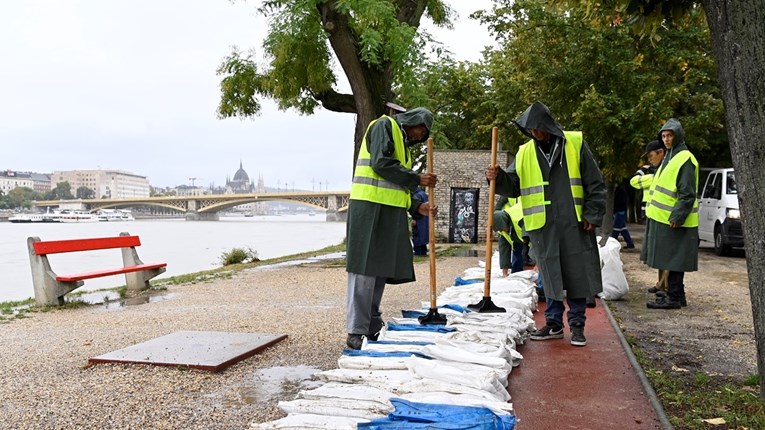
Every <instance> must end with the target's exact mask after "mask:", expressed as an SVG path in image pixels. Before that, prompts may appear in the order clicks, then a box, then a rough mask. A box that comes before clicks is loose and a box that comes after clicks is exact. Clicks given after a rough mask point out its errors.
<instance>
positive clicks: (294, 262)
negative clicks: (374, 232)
mask: <svg viewBox="0 0 765 430" xmlns="http://www.w3.org/2000/svg"><path fill="white" fill-rule="evenodd" d="M338 258H345V253H344V252H333V253H331V254H323V255H317V256H314V257H309V258H303V259H300V260H290V261H283V262H281V263H274V264H266V265H263V266H258V267H253V268H252V269H247V270H248V271H259V270H274V269H280V268H283V267H293V266H299V265H301V264H308V263H316V262H317V261H324V260H336V259H338Z"/></svg>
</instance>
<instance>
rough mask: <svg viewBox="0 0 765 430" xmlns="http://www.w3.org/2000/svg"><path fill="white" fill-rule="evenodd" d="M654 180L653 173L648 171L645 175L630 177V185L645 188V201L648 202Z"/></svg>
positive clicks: (639, 188)
mask: <svg viewBox="0 0 765 430" xmlns="http://www.w3.org/2000/svg"><path fill="white" fill-rule="evenodd" d="M651 182H653V173H646V174H644V175H635V176H633V177H632V179H630V185H632V187H633V188H637V189H638V190H643V203H647V202H648V201H649V200H650V198H649V196H650V194H649V188H650V187H651Z"/></svg>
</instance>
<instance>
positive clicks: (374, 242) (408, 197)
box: [346, 108, 436, 349]
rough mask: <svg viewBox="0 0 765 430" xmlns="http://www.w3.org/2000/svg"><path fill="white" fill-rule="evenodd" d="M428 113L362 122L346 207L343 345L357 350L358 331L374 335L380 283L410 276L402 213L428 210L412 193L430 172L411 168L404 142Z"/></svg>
mask: <svg viewBox="0 0 765 430" xmlns="http://www.w3.org/2000/svg"><path fill="white" fill-rule="evenodd" d="M432 125H433V114H432V113H431V112H430V111H429V110H427V109H425V108H415V109H412V110H410V111H407V112H404V113H400V114H397V115H394V116H393V117H390V116H387V115H383V116H381V117H380V118H378V119H376V120H374V121H372V122H371V123H370V124H369V127H367V131H366V134H365V135H364V140H363V142H362V145H361V149H360V151H359V157H358V160H357V161H356V169H355V171H354V177H353V185H352V187H351V197H350V201H349V206H348V222H347V247H346V271H347V272H348V296H347V306H348V307H347V312H348V313H347V333H348V340H347V343H348V346H349V347H350V348H354V349H359V348H360V347H361V342H362V340H361V336H367V337H369V338H371V339H376V335H377V333H378V332H379V331H380V329H381V328H382V326H383V320H382V317H381V315H382V314H381V312H380V308H379V307H380V302H381V300H382V295H383V290H384V288H385V284H386V283H388V284H400V283H404V282H412V281H414V280H415V276H414V265H413V254H412V242H411V241H410V239H409V219H408V217H407V212H408V213H409V214H410V215H411V216H412V218H413V219H415V220H417V219H420V218H422V216H424V215H427V214H428V213H429V210H430V206H429V205H428V203H424V202H422V201H420V200H419V199H417V198H416V197H413V196H412V193H413V192H414V191H415V190H416V189H417V186H418V185H422V186H432V185H435V183H436V177H435V175H433V174H428V173H426V174H422V175H419V174H417V173H416V172H415V171H413V170H412V157H411V154H410V153H409V147H410V146H412V145H414V144H417V143H421V142H424V141H425V140H427V138H428V136H429V135H430V130H431V127H432Z"/></svg>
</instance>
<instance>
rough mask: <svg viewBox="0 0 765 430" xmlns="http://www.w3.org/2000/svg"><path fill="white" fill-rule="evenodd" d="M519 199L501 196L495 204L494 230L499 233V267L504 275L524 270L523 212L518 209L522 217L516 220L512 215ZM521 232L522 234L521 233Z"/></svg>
mask: <svg viewBox="0 0 765 430" xmlns="http://www.w3.org/2000/svg"><path fill="white" fill-rule="evenodd" d="M516 200H517V199H508V198H507V197H505V196H499V198H498V199H497V203H496V204H495V205H494V223H493V225H492V227H493V229H494V231H496V232H497V233H498V237H497V243H498V244H499V268H500V269H501V270H502V276H503V277H506V276H507V275H508V270H509V271H510V273H515V272H520V271H521V270H523V264H524V263H525V261H526V260H525V259H524V254H523V251H524V244H525V242H524V239H523V237H522V236H523V233H522V227H521V225H522V224H523V219H522V215H523V212H522V211H521V210H518V211H517V212H518V214H519V215H518V217H520V219H518V220H514V219H513V216H512V215H511V212H512V211H513V210H511V208H512V207H513V206H514V205H515V204H517V202H516ZM519 232H520V234H519Z"/></svg>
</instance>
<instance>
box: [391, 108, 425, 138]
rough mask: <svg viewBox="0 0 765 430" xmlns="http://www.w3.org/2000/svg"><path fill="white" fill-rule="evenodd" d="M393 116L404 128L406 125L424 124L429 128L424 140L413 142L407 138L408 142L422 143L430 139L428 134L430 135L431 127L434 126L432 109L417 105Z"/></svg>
mask: <svg viewBox="0 0 765 430" xmlns="http://www.w3.org/2000/svg"><path fill="white" fill-rule="evenodd" d="M393 118H394V119H395V120H396V122H398V123H399V125H400V126H401V127H402V128H403V127H404V126H409V127H414V126H418V125H420V124H422V125H424V126H425V128H426V129H427V130H428V132H427V133H425V137H424V138H423V139H422V140H420V141H418V142H413V141H409V140H408V139H407V143H409V144H412V143H422V142H424V141H426V140H428V136H430V131H431V128H432V127H433V113H432V112H431V111H429V110H427V109H425V108H423V107H417V108H414V109H412V110H409V111H406V112H404V113H400V114H396V115H394V116H393Z"/></svg>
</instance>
